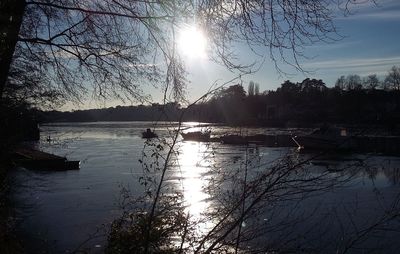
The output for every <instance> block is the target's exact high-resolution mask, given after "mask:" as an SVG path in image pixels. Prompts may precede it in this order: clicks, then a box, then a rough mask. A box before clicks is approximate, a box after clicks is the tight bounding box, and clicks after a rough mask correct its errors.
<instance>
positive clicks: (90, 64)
mask: <svg viewBox="0 0 400 254" xmlns="http://www.w3.org/2000/svg"><path fill="white" fill-rule="evenodd" d="M337 3H338V6H339V7H343V8H345V9H347V8H348V6H349V5H351V4H358V2H355V1H350V0H347V1H343V2H342V1H339V0H337ZM335 6H337V5H334V4H331V3H330V4H328V3H327V1H325V0H318V1H285V2H280V1H272V0H269V1H244V0H240V1H233V2H227V1H214V0H213V1H211V0H202V1H196V2H194V3H192V2H188V1H183V0H174V1H161V2H154V1H128V0H94V1H77V0H57V1H46V0H17V1H11V0H5V1H2V2H1V5H0V16H1V22H2V28H1V29H2V30H1V35H0V36H1V40H0V41H1V45H0V58H1V66H2V68H1V71H0V95H1V96H3V91H4V87H5V85H6V83H7V81H8V80H9V78H10V67H11V66H15V67H18V66H17V65H18V61H16V59H18V58H22V59H26V61H27V62H30V63H31V64H32V65H34V66H36V67H37V69H38V70H37V71H38V73H40V74H41V75H42V76H43V75H45V76H46V80H47V81H48V82H46V83H45V84H46V86H47V87H49V88H50V90H57V91H59V92H62V93H64V94H66V95H68V97H70V98H77V97H78V98H79V96H80V95H81V94H82V93H85V92H92V94H96V95H98V96H102V97H107V96H115V97H118V98H121V99H124V98H125V99H131V98H142V95H143V94H142V93H141V88H142V87H143V86H144V84H146V83H147V84H151V85H156V84H158V85H160V84H161V85H162V87H163V88H164V91H169V89H173V90H174V91H175V92H174V93H172V94H173V95H175V96H181V95H183V93H182V92H180V91H182V89H183V88H184V85H185V80H184V79H183V78H184V75H183V73H184V65H183V63H182V60H181V59H180V57H179V55H178V54H177V50H176V43H175V41H176V39H175V37H176V31H177V29H178V28H180V27H182V26H185V24H186V25H187V24H189V25H191V24H193V22H195V23H196V25H197V26H198V27H200V28H201V29H203V30H204V31H206V34H207V35H208V38H209V41H210V42H211V43H210V49H211V51H212V52H213V54H211V55H210V58H211V59H212V60H214V61H216V62H218V63H222V64H223V65H225V66H227V67H228V68H229V69H231V70H240V71H249V69H248V68H245V67H251V66H252V65H251V64H250V65H247V66H244V65H243V64H241V63H240V60H239V59H237V58H236V56H235V54H234V52H235V46H236V45H238V43H239V44H240V43H245V44H246V45H247V46H249V47H250V48H251V49H252V50H253V51H254V52H255V53H256V54H259V55H260V56H261V57H264V56H265V53H267V54H269V57H270V58H272V60H274V61H275V63H276V67H277V68H278V69H279V66H278V61H280V60H282V61H283V62H284V63H288V64H291V65H293V66H294V67H296V68H297V69H301V66H300V65H299V62H298V57H302V56H303V54H302V47H303V46H304V45H308V44H310V43H314V42H317V41H332V40H336V39H337V36H336V29H335V26H334V24H333V17H334V12H335ZM16 46H18V47H19V49H18V50H16ZM260 46H261V47H260ZM258 49H260V50H258ZM287 53H290V54H287Z"/></svg>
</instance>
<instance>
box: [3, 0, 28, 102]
mask: <svg viewBox="0 0 400 254" xmlns="http://www.w3.org/2000/svg"><path fill="white" fill-rule="evenodd" d="M25 5H26V3H25V0H1V2H0V24H1V25H0V102H1V100H2V98H3V92H4V88H5V86H6V82H7V78H8V73H9V70H10V66H11V62H12V58H13V55H14V50H15V45H16V44H17V41H18V34H19V30H20V28H21V23H22V19H23V16H24V10H25Z"/></svg>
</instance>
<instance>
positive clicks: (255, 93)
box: [254, 83, 260, 95]
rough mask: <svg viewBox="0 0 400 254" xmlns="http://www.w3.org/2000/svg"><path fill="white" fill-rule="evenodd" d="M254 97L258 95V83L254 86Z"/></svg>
mask: <svg viewBox="0 0 400 254" xmlns="http://www.w3.org/2000/svg"><path fill="white" fill-rule="evenodd" d="M254 95H260V85H259V84H258V83H256V84H255V87H254Z"/></svg>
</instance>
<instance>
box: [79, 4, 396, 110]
mask: <svg viewBox="0 0 400 254" xmlns="http://www.w3.org/2000/svg"><path fill="white" fill-rule="evenodd" d="M377 3H378V6H373V5H371V4H367V5H362V6H357V8H356V9H353V10H352V13H351V15H347V16H345V15H343V13H338V14H337V17H336V19H335V20H334V23H335V25H336V28H337V30H338V33H339V34H340V35H341V36H342V37H343V38H342V39H341V40H340V41H336V42H334V43H329V44H324V43H318V44H315V45H312V46H307V47H306V48H305V49H304V54H305V55H306V56H307V58H304V59H301V60H300V64H301V67H302V68H303V69H304V70H306V71H307V72H298V71H296V70H294V69H293V68H290V67H288V66H287V65H285V64H282V63H281V64H280V68H282V69H283V70H284V71H285V72H286V73H288V74H289V75H283V74H282V73H279V72H278V71H277V70H276V68H275V67H274V63H273V62H272V61H271V60H270V59H269V58H268V57H267V58H266V59H265V61H264V62H263V64H262V65H261V59H256V58H255V56H254V54H252V53H251V51H250V50H248V49H246V48H245V47H243V48H241V50H240V52H238V53H239V56H240V57H241V58H240V60H241V61H243V62H245V63H250V62H253V61H254V60H255V59H256V60H258V61H259V62H258V63H259V65H258V66H260V68H259V70H258V72H256V73H254V74H251V75H245V76H242V77H241V80H235V83H236V84H237V83H241V84H242V85H243V86H244V87H245V89H246V88H247V85H248V83H249V82H250V81H254V82H256V83H258V84H259V86H260V91H265V90H275V89H276V88H278V87H279V86H280V84H282V83H283V82H284V81H285V80H291V81H293V82H299V81H302V80H303V79H305V78H316V79H322V80H323V81H324V82H325V83H326V85H327V86H328V87H332V86H333V85H334V84H335V81H336V80H337V79H338V78H339V77H340V76H342V75H345V76H346V75H349V74H358V75H360V76H362V77H363V76H367V75H369V74H377V75H378V77H380V78H381V79H383V78H384V75H386V73H387V72H388V70H389V69H390V68H391V67H392V66H393V65H397V66H400V0H378V1H377ZM185 64H186V67H187V70H188V73H189V74H188V81H189V83H188V85H187V90H186V96H187V99H188V100H189V101H194V100H196V99H197V98H199V97H200V96H202V95H203V94H204V93H206V92H207V91H208V90H209V89H210V87H211V86H212V85H213V84H215V83H217V84H219V85H220V84H222V83H224V82H226V81H228V80H231V79H232V78H235V77H237V75H238V74H237V73H231V72H229V71H227V70H226V69H225V68H224V67H222V66H219V65H217V64H215V63H212V62H210V61H208V60H207V58H205V57H198V58H189V57H187V58H185ZM235 83H231V85H233V84H235ZM144 92H145V93H148V94H150V95H151V97H152V100H153V101H154V102H161V101H162V97H163V94H162V91H161V90H157V89H154V88H150V87H147V88H144ZM118 104H122V103H120V102H118V101H112V102H97V101H93V100H91V101H88V102H87V104H86V105H85V108H94V107H108V106H115V105H118Z"/></svg>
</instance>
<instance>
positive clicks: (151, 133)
mask: <svg viewBox="0 0 400 254" xmlns="http://www.w3.org/2000/svg"><path fill="white" fill-rule="evenodd" d="M157 137H158V135H157V134H156V133H155V132H154V131H151V130H150V129H149V128H147V129H146V131H144V132H142V138H147V139H150V138H157Z"/></svg>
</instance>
